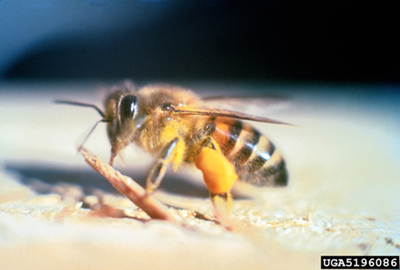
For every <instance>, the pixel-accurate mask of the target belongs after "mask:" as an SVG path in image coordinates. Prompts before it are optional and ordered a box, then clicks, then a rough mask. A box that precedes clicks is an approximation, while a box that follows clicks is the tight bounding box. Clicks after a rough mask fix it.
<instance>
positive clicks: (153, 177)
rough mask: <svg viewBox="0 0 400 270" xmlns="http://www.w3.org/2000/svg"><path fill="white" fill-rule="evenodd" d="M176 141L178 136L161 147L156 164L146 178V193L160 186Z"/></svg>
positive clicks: (176, 143)
mask: <svg viewBox="0 0 400 270" xmlns="http://www.w3.org/2000/svg"><path fill="white" fill-rule="evenodd" d="M178 142H179V138H175V139H173V140H172V141H171V142H170V143H168V144H167V145H166V146H165V147H164V148H163V149H162V151H161V153H160V156H159V158H158V160H157V162H156V164H155V165H154V166H153V168H152V169H151V171H150V173H149V175H148V176H147V179H146V191H147V193H148V194H151V193H152V192H153V191H154V190H156V189H157V188H158V187H159V186H160V184H161V181H162V180H163V178H164V175H165V173H166V171H167V166H168V165H169V164H170V163H171V162H172V159H173V156H174V153H175V152H176V151H175V150H176V146H177V145H178Z"/></svg>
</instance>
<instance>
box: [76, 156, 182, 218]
mask: <svg viewBox="0 0 400 270" xmlns="http://www.w3.org/2000/svg"><path fill="white" fill-rule="evenodd" d="M81 153H82V155H83V156H84V157H85V160H86V162H87V163H88V164H89V165H90V166H91V167H92V168H93V169H95V170H96V171H97V172H98V173H100V174H101V175H102V176H104V177H105V178H106V179H107V180H108V181H109V182H110V183H111V184H112V185H113V186H114V187H115V188H116V189H117V190H118V191H119V192H121V193H122V194H123V195H125V196H126V197H127V198H128V199H129V200H131V201H132V202H133V203H134V204H135V205H136V206H137V207H139V208H141V209H142V210H143V211H144V212H145V213H146V214H147V215H149V217H151V218H154V219H161V220H168V221H172V222H177V219H176V218H175V217H174V216H173V215H172V214H171V213H170V212H169V211H168V208H167V207H166V206H165V205H164V204H162V203H161V202H159V201H158V200H156V199H155V198H153V197H151V196H149V195H148V194H147V192H146V190H145V189H144V188H143V187H141V186H140V185H139V184H137V183H136V182H135V181H134V180H133V179H132V178H130V177H127V176H125V175H122V174H121V173H119V172H118V171H116V170H114V169H113V168H112V167H111V166H109V165H108V164H105V163H103V162H102V161H101V160H100V158H99V157H97V156H93V155H92V154H90V153H89V152H88V151H87V150H86V149H83V148H82V149H81Z"/></svg>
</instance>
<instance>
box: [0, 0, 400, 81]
mask: <svg viewBox="0 0 400 270" xmlns="http://www.w3.org/2000/svg"><path fill="white" fill-rule="evenodd" d="M398 25H399V23H398V14H397V9H396V8H395V7H394V6H393V7H392V6H390V5H387V4H386V3H380V2H379V3H378V2H373V3H362V4H360V3H359V2H357V1H356V2H352V1H351V2H350V1H315V2H311V3H304V2H295V1H293V2H291V1H289V2H288V1H254V2H252V4H248V3H247V2H246V1H240V0H232V1H228V0H200V1H177V0H132V1H123V0H117V1H115V0H114V1H113V0H84V1H82V0H71V1H50V0H36V1H27V0H23V1H11V0H1V1H0V78H1V79H13V80H19V79H24V80H25V79H35V80H36V79H39V80H41V79H43V80H45V79H54V80H58V79H65V80H69V79H72V80H76V79H101V80H105V79H108V80H114V79H115V80H121V79H125V78H130V79H133V80H135V81H154V80H157V81H158V80H167V81H176V80H193V79H196V80H232V79H234V80H269V81H285V82H286V81H312V82H315V81H318V82H321V81H322V82H346V83H347V82H367V83H370V82H374V83H376V82H378V83H393V82H395V83H398V82H399V78H400V61H399V60H400V59H399V47H400V46H399V45H400V44H399V41H398V39H397V34H398Z"/></svg>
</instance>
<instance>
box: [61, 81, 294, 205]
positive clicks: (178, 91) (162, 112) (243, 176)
mask: <svg viewBox="0 0 400 270" xmlns="http://www.w3.org/2000/svg"><path fill="white" fill-rule="evenodd" d="M57 102H58V103H64V104H72V105H78V106H86V107H92V108H94V109H96V110H97V111H98V112H99V114H100V115H101V116H102V120H100V121H99V122H106V123H107V134H108V138H109V141H110V144H111V158H110V162H109V163H110V165H112V164H113V162H114V159H115V157H117V156H118V153H119V152H120V151H121V150H122V149H124V148H125V147H126V146H127V145H129V144H130V143H135V144H136V145H138V146H139V147H142V148H143V149H145V150H146V151H148V152H150V153H152V154H153V155H155V156H156V157H157V160H156V162H155V164H154V166H153V168H152V170H151V172H150V173H149V175H148V177H147V181H146V190H147V191H148V193H151V192H152V191H153V190H155V189H156V188H157V187H158V186H159V185H160V183H161V181H162V179H163V177H164V175H165V172H166V169H167V167H168V166H172V168H173V169H174V171H176V170H178V169H179V167H180V166H181V165H182V164H183V163H192V164H195V165H196V167H197V168H198V169H200V170H201V171H202V172H203V176H204V180H205V182H206V185H207V187H208V189H209V191H210V194H211V198H214V197H215V196H218V197H220V198H223V199H224V200H225V201H227V200H230V198H231V197H230V196H231V195H230V189H231V187H232V186H233V184H234V183H235V181H236V180H237V179H239V180H241V181H244V182H247V183H250V184H252V185H256V186H286V185H287V183H288V173H287V170H286V167H285V162H284V159H283V158H282V156H281V155H280V153H279V152H278V150H277V149H276V148H275V146H274V144H273V143H272V142H271V141H269V140H268V139H267V138H266V137H265V136H264V135H262V134H261V133H260V132H259V131H258V130H257V129H255V128H254V127H252V126H251V125H250V124H248V123H247V122H243V120H248V121H256V122H264V123H272V124H286V123H283V122H279V121H275V120H271V119H268V118H264V117H257V116H252V115H247V114H243V113H238V112H233V111H229V110H224V109H218V108H212V107H209V106H208V105H207V101H206V100H203V99H201V98H200V97H199V96H197V95H196V94H195V93H194V92H192V91H190V90H187V89H183V88H181V87H175V86H165V85H152V86H146V87H143V88H141V89H139V90H136V89H135V87H134V85H133V84H132V83H126V84H125V85H123V86H121V87H117V88H115V89H114V90H113V92H112V93H111V94H109V95H108V97H107V98H106V99H105V104H104V105H105V110H104V111H103V110H101V109H100V108H98V107H97V106H95V105H92V104H86V103H79V102H71V101H57ZM99 122H98V123H99ZM96 125H97V124H96ZM94 128H95V127H93V129H94ZM93 129H92V131H93ZM89 134H90V133H89ZM86 139H87V138H86ZM86 139H85V140H86Z"/></svg>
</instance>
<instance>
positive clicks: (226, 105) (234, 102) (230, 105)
mask: <svg viewBox="0 0 400 270" xmlns="http://www.w3.org/2000/svg"><path fill="white" fill-rule="evenodd" d="M202 101H203V102H204V104H206V105H207V107H213V108H218V109H225V110H229V111H242V112H247V113H250V114H253V113H254V114H257V112H259V111H263V113H272V114H273V113H275V112H277V111H281V110H282V109H286V108H287V107H288V105H289V98H288V97H286V96H280V95H235V96H206V97H203V98H202Z"/></svg>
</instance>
